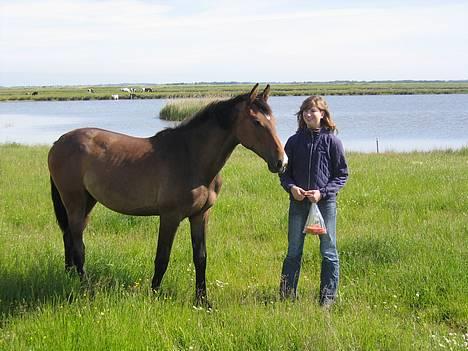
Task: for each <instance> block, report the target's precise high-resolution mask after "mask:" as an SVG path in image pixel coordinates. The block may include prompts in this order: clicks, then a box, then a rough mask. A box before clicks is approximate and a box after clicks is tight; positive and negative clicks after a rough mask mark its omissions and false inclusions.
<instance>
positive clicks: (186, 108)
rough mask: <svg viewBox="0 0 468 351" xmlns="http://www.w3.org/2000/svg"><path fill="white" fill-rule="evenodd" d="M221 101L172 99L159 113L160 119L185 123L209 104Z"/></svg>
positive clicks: (211, 99) (210, 99)
mask: <svg viewBox="0 0 468 351" xmlns="http://www.w3.org/2000/svg"><path fill="white" fill-rule="evenodd" d="M216 100H220V99H214V98H192V99H172V100H169V101H168V102H167V103H166V105H164V107H163V108H162V109H161V111H160V112H159V118H161V119H163V120H166V121H183V120H184V119H186V118H187V117H191V116H193V115H194V114H196V113H197V112H198V111H200V110H201V109H202V108H204V107H205V106H207V105H208V104H209V103H211V102H214V101H216Z"/></svg>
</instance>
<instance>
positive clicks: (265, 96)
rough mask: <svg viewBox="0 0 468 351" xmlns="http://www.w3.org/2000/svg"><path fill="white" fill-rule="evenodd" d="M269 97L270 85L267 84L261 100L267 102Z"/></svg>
mask: <svg viewBox="0 0 468 351" xmlns="http://www.w3.org/2000/svg"><path fill="white" fill-rule="evenodd" d="M269 96H270V84H268V85H267V86H266V88H265V90H263V93H262V99H263V100H265V101H267V100H268V97H269Z"/></svg>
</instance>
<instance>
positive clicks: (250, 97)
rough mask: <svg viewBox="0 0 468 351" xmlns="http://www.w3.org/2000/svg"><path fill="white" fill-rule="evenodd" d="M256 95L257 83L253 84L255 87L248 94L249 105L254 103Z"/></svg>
mask: <svg viewBox="0 0 468 351" xmlns="http://www.w3.org/2000/svg"><path fill="white" fill-rule="evenodd" d="M257 94H258V83H257V84H255V86H254V87H253V89H252V91H251V92H250V94H249V102H250V103H252V102H254V100H255V99H256V98H257Z"/></svg>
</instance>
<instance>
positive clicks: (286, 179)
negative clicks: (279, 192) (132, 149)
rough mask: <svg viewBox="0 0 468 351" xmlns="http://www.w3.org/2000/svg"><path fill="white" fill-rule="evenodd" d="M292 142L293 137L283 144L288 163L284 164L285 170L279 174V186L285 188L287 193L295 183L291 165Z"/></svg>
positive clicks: (292, 154)
mask: <svg viewBox="0 0 468 351" xmlns="http://www.w3.org/2000/svg"><path fill="white" fill-rule="evenodd" d="M293 144H294V139H293V138H289V139H288V141H287V142H286V145H285V146H284V151H285V152H286V155H287V156H288V165H287V166H286V170H285V171H284V173H282V174H280V182H281V186H282V187H283V189H284V190H286V192H287V193H289V192H290V189H291V187H292V186H293V185H295V184H296V182H295V181H294V178H293V176H292V165H293V158H294V153H293V152H292V150H293V149H294V148H293Z"/></svg>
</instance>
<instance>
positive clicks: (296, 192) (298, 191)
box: [291, 185, 306, 201]
mask: <svg viewBox="0 0 468 351" xmlns="http://www.w3.org/2000/svg"><path fill="white" fill-rule="evenodd" d="M305 193H306V191H305V190H304V189H302V188H299V187H298V186H295V185H293V186H292V187H291V194H292V196H293V198H294V200H296V201H302V200H304V198H305Z"/></svg>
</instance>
